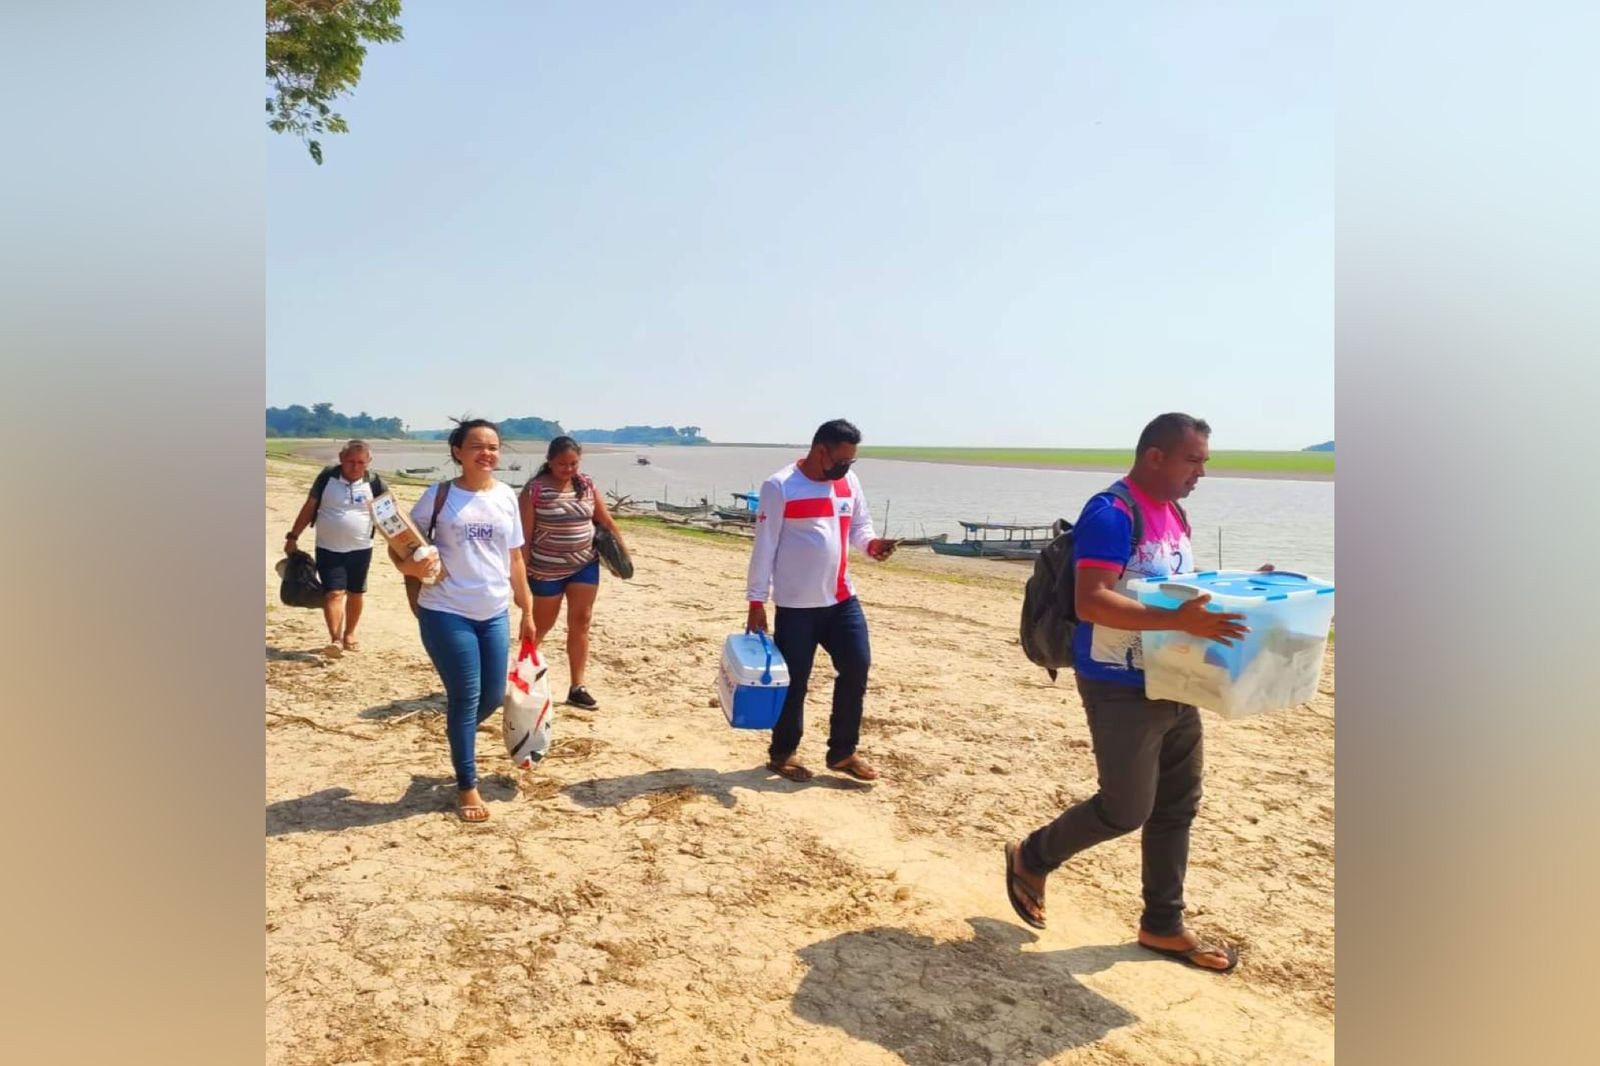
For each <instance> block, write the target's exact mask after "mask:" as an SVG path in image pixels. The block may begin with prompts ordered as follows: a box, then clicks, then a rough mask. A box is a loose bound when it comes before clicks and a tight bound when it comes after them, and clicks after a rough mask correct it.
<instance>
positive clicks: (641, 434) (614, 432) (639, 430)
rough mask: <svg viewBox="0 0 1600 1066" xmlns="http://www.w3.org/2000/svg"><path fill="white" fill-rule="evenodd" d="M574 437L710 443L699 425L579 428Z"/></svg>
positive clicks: (595, 441)
mask: <svg viewBox="0 0 1600 1066" xmlns="http://www.w3.org/2000/svg"><path fill="white" fill-rule="evenodd" d="M572 439H573V440H576V441H581V442H583V443H584V444H709V443H711V442H710V441H708V440H706V439H705V438H704V437H702V436H701V435H700V427H699V426H683V427H681V428H680V427H678V426H623V427H622V428H621V429H577V430H573V432H572Z"/></svg>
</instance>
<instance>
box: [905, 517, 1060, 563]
mask: <svg viewBox="0 0 1600 1066" xmlns="http://www.w3.org/2000/svg"><path fill="white" fill-rule="evenodd" d="M960 525H961V528H962V530H963V531H964V533H965V535H964V536H963V537H962V538H961V540H959V541H957V542H955V543H954V544H952V543H950V542H949V541H935V542H933V543H931V544H929V545H928V547H930V548H932V549H933V550H934V552H935V553H937V554H939V555H960V556H966V557H967V558H975V559H1024V560H1026V559H1037V558H1038V557H1039V553H1040V552H1042V551H1043V550H1044V548H1045V545H1047V544H1049V543H1050V542H1051V541H1052V540H1053V539H1055V526H1053V525H1046V526H1020V525H1011V524H1009V523H1005V522H962V523H960Z"/></svg>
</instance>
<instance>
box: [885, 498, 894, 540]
mask: <svg viewBox="0 0 1600 1066" xmlns="http://www.w3.org/2000/svg"><path fill="white" fill-rule="evenodd" d="M893 502H894V501H893V500H884V501H883V539H884V540H888V539H889V505H890V504H891V503H893Z"/></svg>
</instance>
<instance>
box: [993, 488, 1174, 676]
mask: <svg viewBox="0 0 1600 1066" xmlns="http://www.w3.org/2000/svg"><path fill="white" fill-rule="evenodd" d="M1100 495H1110V496H1114V497H1116V498H1117V499H1119V500H1121V501H1122V503H1123V506H1125V507H1127V508H1128V510H1129V512H1130V513H1131V514H1132V515H1133V537H1132V540H1131V541H1130V543H1129V545H1128V555H1129V557H1130V558H1131V557H1132V555H1133V552H1134V550H1135V549H1137V548H1138V546H1139V541H1140V540H1141V539H1142V538H1143V534H1144V516H1143V514H1142V513H1141V512H1140V510H1139V507H1138V505H1137V504H1135V503H1134V502H1133V496H1132V495H1131V494H1129V492H1128V490H1127V488H1126V487H1125V486H1124V485H1123V484H1122V482H1120V481H1119V482H1116V483H1115V484H1113V485H1112V486H1111V487H1110V488H1108V489H1106V490H1105V492H1104V493H1101V494H1100ZM1173 507H1175V508H1177V511H1178V518H1179V519H1180V520H1181V521H1182V522H1183V528H1184V531H1185V532H1187V531H1188V530H1189V516H1188V515H1186V514H1184V511H1183V508H1182V507H1180V506H1179V505H1178V504H1177V503H1173ZM1056 526H1057V527H1059V529H1060V532H1059V533H1058V534H1057V535H1056V536H1055V538H1054V539H1052V540H1051V541H1050V543H1049V544H1047V545H1045V548H1044V550H1043V551H1041V552H1040V553H1039V558H1037V559H1035V560H1034V562H1033V574H1032V576H1031V577H1029V578H1028V583H1027V585H1025V586H1024V587H1023V590H1022V627H1021V635H1022V651H1023V654H1025V655H1026V656H1027V657H1028V661H1029V662H1031V663H1033V664H1034V665H1036V666H1042V667H1044V670H1045V673H1047V674H1049V675H1050V680H1052V681H1054V680H1055V679H1056V673H1057V671H1059V670H1064V669H1066V668H1067V667H1069V666H1071V665H1072V638H1073V635H1074V634H1075V633H1076V632H1077V631H1078V608H1077V593H1078V588H1077V581H1076V578H1077V574H1076V572H1075V571H1076V569H1077V568H1076V567H1075V566H1074V565H1073V561H1072V555H1073V537H1072V523H1071V522H1068V521H1067V520H1066V519H1065V518H1062V519H1058V520H1057V521H1056Z"/></svg>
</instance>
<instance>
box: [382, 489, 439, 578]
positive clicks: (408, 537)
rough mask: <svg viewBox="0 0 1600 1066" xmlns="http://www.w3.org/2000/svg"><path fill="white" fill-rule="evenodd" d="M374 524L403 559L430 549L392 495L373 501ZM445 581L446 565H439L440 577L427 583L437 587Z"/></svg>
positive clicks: (426, 539) (425, 539)
mask: <svg viewBox="0 0 1600 1066" xmlns="http://www.w3.org/2000/svg"><path fill="white" fill-rule="evenodd" d="M372 524H373V527H374V528H376V529H377V531H378V532H379V533H382V534H383V538H384V540H387V541H388V542H389V549H390V551H391V552H393V553H394V554H396V555H398V556H400V557H401V558H402V559H409V558H411V557H412V556H413V555H414V554H415V553H416V550H417V549H418V548H426V547H428V546H429V545H428V538H427V537H424V536H423V535H422V533H421V532H420V531H419V530H418V529H417V527H416V526H414V525H412V524H411V519H410V518H408V517H407V516H406V513H405V512H404V511H402V510H401V509H400V501H399V500H396V499H395V498H394V495H393V494H392V493H388V492H384V493H380V494H379V495H377V496H375V497H373V499H372ZM443 580H444V564H443V562H442V561H441V563H440V565H439V576H438V578H437V579H435V580H434V581H430V582H427V584H430V585H436V584H438V583H439V582H440V581H443Z"/></svg>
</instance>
